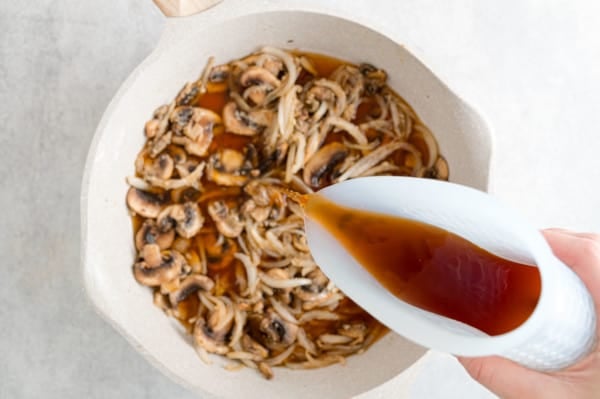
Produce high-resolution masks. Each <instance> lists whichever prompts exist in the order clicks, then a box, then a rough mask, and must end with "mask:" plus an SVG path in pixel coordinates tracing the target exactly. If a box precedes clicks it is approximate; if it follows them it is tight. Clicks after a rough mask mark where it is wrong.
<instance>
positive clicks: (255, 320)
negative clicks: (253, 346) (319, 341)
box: [248, 309, 298, 350]
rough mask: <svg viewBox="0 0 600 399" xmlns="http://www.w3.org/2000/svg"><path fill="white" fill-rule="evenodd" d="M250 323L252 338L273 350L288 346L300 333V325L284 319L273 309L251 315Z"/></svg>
mask: <svg viewBox="0 0 600 399" xmlns="http://www.w3.org/2000/svg"><path fill="white" fill-rule="evenodd" d="M248 323H249V326H250V335H252V338H254V339H255V340H256V341H258V342H259V343H261V344H262V345H263V346H266V347H267V348H269V349H273V350H281V349H286V348H288V347H289V346H290V345H291V344H292V343H294V341H296V336H297V335H298V326H297V325H295V324H293V323H290V322H288V321H285V320H283V319H282V318H281V317H280V316H279V315H278V314H277V313H276V312H275V311H274V310H273V309H268V310H267V311H266V313H265V314H264V315H260V314H253V315H251V316H249V317H248Z"/></svg>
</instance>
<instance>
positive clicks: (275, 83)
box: [240, 66, 281, 105]
mask: <svg viewBox="0 0 600 399" xmlns="http://www.w3.org/2000/svg"><path fill="white" fill-rule="evenodd" d="M240 84H241V85H242V86H243V87H247V89H246V90H245V91H244V98H249V99H250V100H252V102H253V103H254V104H255V105H263V103H264V101H265V98H266V96H267V94H268V93H269V92H271V91H272V90H274V89H275V88H277V87H279V85H280V84H281V82H280V81H279V79H277V77H276V76H274V75H273V74H272V73H271V72H269V71H268V70H267V69H265V68H261V67H258V66H252V67H250V68H248V69H246V70H245V71H244V73H242V75H241V76H240Z"/></svg>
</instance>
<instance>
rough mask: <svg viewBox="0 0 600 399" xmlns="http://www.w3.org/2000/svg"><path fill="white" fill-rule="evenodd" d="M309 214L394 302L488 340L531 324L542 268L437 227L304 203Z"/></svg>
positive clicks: (310, 200)
mask: <svg viewBox="0 0 600 399" xmlns="http://www.w3.org/2000/svg"><path fill="white" fill-rule="evenodd" d="M301 202H304V206H305V210H306V214H307V216H308V217H309V218H311V219H313V220H315V221H316V222H318V223H319V224H320V225H322V226H323V227H324V228H325V229H326V230H328V231H329V232H330V233H331V234H332V235H333V236H334V237H335V238H336V239H337V240H338V241H339V242H340V244H341V245H342V246H343V247H344V248H345V249H346V250H347V251H348V252H349V253H350V254H351V255H352V256H353V257H354V258H355V259H356V260H357V261H358V262H359V263H360V264H361V265H362V266H363V267H364V268H365V269H367V270H368V271H369V273H370V274H371V275H372V276H373V277H374V278H375V279H377V280H378V281H379V282H380V283H381V284H382V285H383V286H384V287H385V288H387V289H388V290H389V291H390V292H391V293H392V294H394V295H395V296H396V297H398V298H400V299H402V300H403V301H405V302H407V303H409V304H411V305H413V306H416V307H418V308H421V309H424V310H427V311H430V312H433V313H436V314H438V315H442V316H445V317H448V318H451V319H454V320H458V321H461V322H463V323H466V324H468V325H470V326H473V327H475V328H478V329H479V330H481V331H484V332H486V333H488V334H490V335H499V334H503V333H507V332H509V331H511V330H513V329H515V328H517V327H519V326H520V325H521V324H522V323H523V322H525V321H526V320H527V319H528V318H529V316H531V314H532V312H533V310H534V309H535V307H536V305H537V302H538V299H539V296H540V291H541V279H540V273H539V271H538V269H537V268H536V267H531V266H528V265H524V264H520V263H516V262H511V261H508V260H506V259H502V258H500V257H498V256H496V255H493V254H491V253H489V252H487V251H485V250H484V249H482V248H480V247H478V246H476V245H474V244H472V243H471V242H469V241H467V240H465V239H464V238H461V237H459V236H457V235H455V234H452V233H450V232H448V231H446V230H443V229H440V228H438V227H435V226H432V225H428V224H425V223H421V222H417V221H414V220H410V219H404V218H400V217H394V216H388V215H383V214H378V213H374V212H367V211H361V210H356V209H351V208H346V207H342V206H339V205H337V204H335V203H333V202H331V201H329V200H327V199H325V198H324V197H322V196H320V195H310V196H308V197H304V198H302V200H301Z"/></svg>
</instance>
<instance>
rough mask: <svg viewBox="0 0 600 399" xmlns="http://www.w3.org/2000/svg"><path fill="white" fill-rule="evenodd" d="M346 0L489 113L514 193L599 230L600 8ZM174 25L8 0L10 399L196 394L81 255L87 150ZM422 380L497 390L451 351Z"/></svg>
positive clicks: (501, 185)
mask: <svg viewBox="0 0 600 399" xmlns="http://www.w3.org/2000/svg"><path fill="white" fill-rule="evenodd" d="M225 1H227V0H225ZM250 1H252V0H250ZM307 1H310V2H313V3H327V4H329V6H331V7H336V5H335V4H336V2H335V1H326V0H321V1H316V0H314V1H313V0H307ZM337 3H339V5H338V6H337V7H342V6H343V7H354V8H356V10H357V12H374V13H380V14H381V15H382V18H387V20H388V22H387V23H388V24H390V26H397V29H398V30H399V32H401V33H402V36H403V37H405V42H404V44H405V45H407V46H408V47H409V48H410V49H411V50H412V51H413V52H414V53H416V54H417V56H419V57H420V58H421V59H422V60H423V61H425V63H426V64H428V65H429V66H430V67H431V68H432V69H433V70H434V71H435V72H436V73H437V74H438V75H439V76H440V77H441V78H442V79H443V80H445V81H446V82H447V83H448V84H449V85H450V86H451V87H452V88H453V89H455V90H456V91H457V92H458V93H460V94H461V95H463V96H464V97H465V98H466V99H467V100H468V101H469V102H470V103H472V104H474V105H475V106H476V107H477V108H478V109H480V110H481V111H482V112H483V113H484V114H485V115H486V116H487V117H488V119H489V121H490V123H491V125H492V126H493V127H494V129H495V131H496V144H497V148H496V149H497V151H496V157H495V159H494V168H495V173H494V181H495V184H494V191H495V192H496V194H497V195H498V196H499V197H500V198H501V199H502V200H504V201H505V202H507V203H509V204H510V205H512V206H514V207H516V208H518V209H520V210H521V211H522V212H524V213H525V214H526V215H527V216H528V217H529V218H530V219H531V220H532V221H533V223H535V224H536V225H537V226H540V227H545V226H562V227H570V228H574V229H579V230H595V231H599V230H600V209H599V206H598V205H600V156H599V152H600V139H599V136H600V129H599V126H600V27H599V23H598V16H599V15H600V2H597V1H592V0H590V1H579V2H576V1H558V0H554V1H542V0H527V1H516V0H515V1H502V2H491V1H489V2H485V1H476V0H473V1H456V2H452V4H449V3H450V2H442V1H433V0H427V1H416V0H397V1H379V2H375V1H359V0H353V1H352V2H341V1H340V2H337ZM163 23H164V17H162V15H161V14H160V13H159V12H158V10H157V9H155V7H154V6H153V5H152V4H151V1H150V0H111V1H82V0H60V1H59V0H52V1H50V0H36V1H10V0H0V182H1V184H2V194H1V195H0V207H1V208H0V209H1V211H0V226H1V228H0V254H1V265H2V266H1V267H0V270H2V271H3V273H2V275H1V276H0V397H1V398H76V397H86V398H164V397H168V398H188V397H189V398H191V397H192V395H191V394H190V393H188V392H187V391H185V390H184V389H182V388H180V387H178V386H177V385H175V384H173V383H172V382H170V381H169V380H168V379H167V378H165V377H163V376H162V375H161V374H159V373H158V372H157V371H156V370H155V369H154V368H152V367H151V366H150V365H149V364H147V363H146V361H145V360H143V359H142V358H141V357H140V356H139V355H137V353H135V351H134V350H133V349H132V348H131V347H130V346H129V345H128V344H127V343H126V342H125V340H124V339H122V338H121V337H120V336H119V335H118V334H117V333H116V332H115V331H114V330H113V329H112V328H110V327H109V326H108V325H107V324H106V323H104V322H103V321H102V320H101V319H100V318H99V317H98V316H97V315H96V314H95V313H94V311H93V309H92V307H91V306H90V304H89V303H88V302H87V300H86V298H85V296H84V292H83V288H82V282H81V274H80V265H79V190H80V182H81V177H82V171H83V165H84V161H85V157H86V153H87V148H88V145H89V143H90V140H91V138H92V135H93V132H94V129H95V126H96V124H97V123H98V121H99V119H100V117H101V115H102V112H103V110H104V108H105V107H106V105H107V103H108V102H109V100H110V98H111V97H112V95H113V94H114V93H115V91H116V90H117V88H118V86H119V84H120V83H121V82H122V81H123V80H124V79H125V77H126V76H127V74H128V73H129V72H130V71H131V70H132V69H133V68H134V67H135V65H137V64H138V63H139V62H140V61H141V60H142V59H143V58H144V57H145V56H146V55H147V54H148V53H149V52H150V51H151V49H152V48H153V46H154V44H155V43H156V41H157V40H158V38H159V36H160V32H161V29H162V25H163ZM411 378H413V379H414V380H415V381H416V382H417V383H420V384H421V385H422V386H423V389H425V390H420V391H419V392H422V394H421V395H419V396H422V397H426V398H453V397H456V398H489V397H490V395H489V394H487V393H486V391H484V390H483V389H482V388H480V387H479V386H477V385H476V384H474V383H472V382H470V381H469V380H468V379H467V377H466V375H465V374H464V372H463V371H462V370H461V369H460V368H459V367H458V366H457V365H456V364H455V362H454V361H453V359H451V358H449V357H446V356H442V355H435V356H432V357H431V358H429V360H428V364H427V367H425V368H424V369H423V370H422V371H421V372H420V373H419V374H418V375H413V376H411ZM431 381H435V383H433V384H432V383H431ZM390 392H393V382H392V383H389V384H387V386H384V387H382V388H381V389H379V390H378V391H376V392H373V393H372V394H371V395H368V396H369V397H390V396H391V394H390Z"/></svg>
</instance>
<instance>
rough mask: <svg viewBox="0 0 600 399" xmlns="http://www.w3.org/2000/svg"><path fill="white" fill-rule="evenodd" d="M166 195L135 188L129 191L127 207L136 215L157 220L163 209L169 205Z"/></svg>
mask: <svg viewBox="0 0 600 399" xmlns="http://www.w3.org/2000/svg"><path fill="white" fill-rule="evenodd" d="M167 199H168V197H167V195H166V194H165V193H152V192H149V191H142V190H139V189H137V188H135V187H131V188H129V191H127V206H128V207H129V209H130V210H131V211H133V212H135V214H136V215H140V216H143V217H146V218H155V217H157V216H158V214H159V213H160V210H161V208H162V207H163V206H164V205H165V204H166V203H167Z"/></svg>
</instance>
